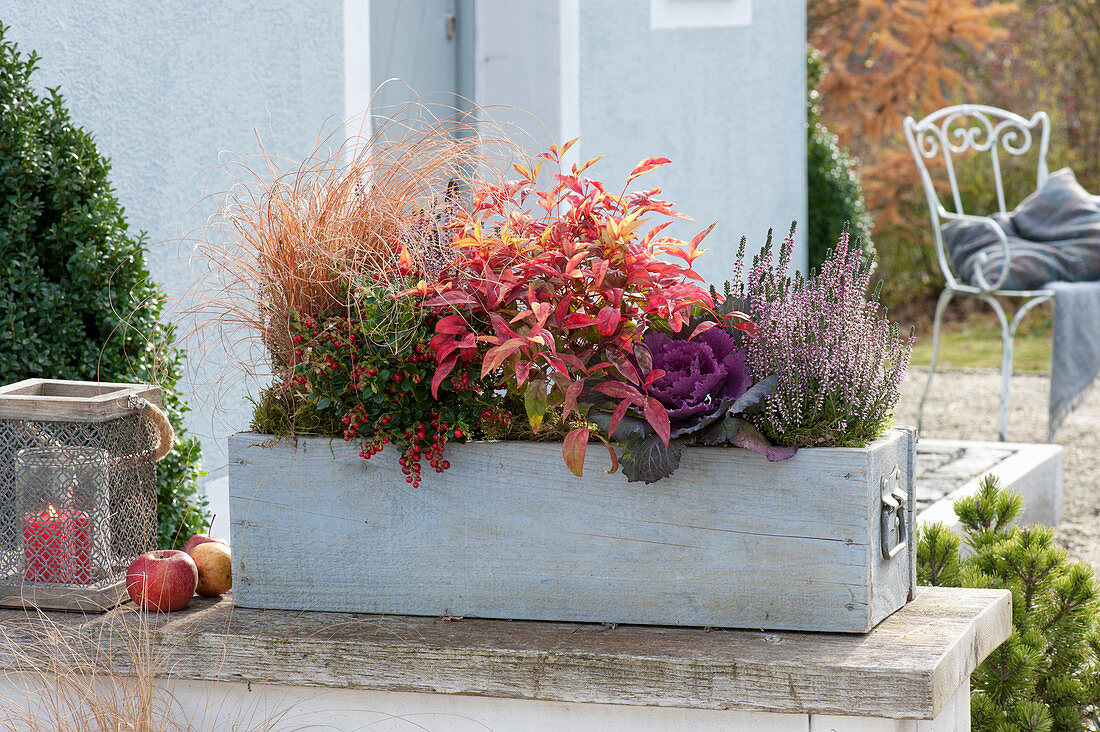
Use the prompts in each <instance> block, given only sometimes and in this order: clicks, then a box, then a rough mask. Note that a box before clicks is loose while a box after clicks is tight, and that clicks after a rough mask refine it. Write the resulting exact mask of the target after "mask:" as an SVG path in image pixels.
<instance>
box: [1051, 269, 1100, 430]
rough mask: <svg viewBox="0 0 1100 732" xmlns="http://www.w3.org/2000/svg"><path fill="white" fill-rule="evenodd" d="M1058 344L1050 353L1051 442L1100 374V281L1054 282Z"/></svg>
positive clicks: (1055, 334)
mask: <svg viewBox="0 0 1100 732" xmlns="http://www.w3.org/2000/svg"><path fill="white" fill-rule="evenodd" d="M1047 287H1049V288H1050V289H1052V290H1054V345H1053V348H1052V349H1051V353H1050V406H1049V408H1050V413H1049V417H1048V422H1047V439H1048V441H1050V442H1054V435H1055V433H1057V432H1058V428H1059V427H1061V426H1062V422H1064V421H1065V419H1066V417H1067V416H1068V415H1069V413H1070V412H1072V411H1073V410H1074V409H1076V408H1077V407H1078V406H1080V404H1081V402H1083V401H1084V400H1085V396H1086V395H1087V394H1088V390H1089V387H1091V386H1092V383H1093V381H1094V380H1095V379H1096V376H1097V374H1098V373H1100V282H1052V283H1050V284H1049V285H1047Z"/></svg>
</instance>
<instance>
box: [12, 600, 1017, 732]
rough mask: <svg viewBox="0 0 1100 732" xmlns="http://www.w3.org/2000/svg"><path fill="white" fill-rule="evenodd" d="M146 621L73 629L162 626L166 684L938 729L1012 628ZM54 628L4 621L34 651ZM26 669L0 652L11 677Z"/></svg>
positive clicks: (950, 606) (993, 621) (907, 613)
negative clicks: (369, 692)
mask: <svg viewBox="0 0 1100 732" xmlns="http://www.w3.org/2000/svg"><path fill="white" fill-rule="evenodd" d="M192 607H193V609H188V610H186V611H184V612H182V613H177V614H175V615H172V616H171V617H170V618H165V617H163V616H157V617H153V616H150V617H147V618H146V617H143V616H142V615H140V614H137V613H134V612H124V611H121V610H116V611H113V612H111V613H109V614H107V615H105V616H99V617H98V618H95V619H92V620H90V621H88V622H87V623H86V624H85V625H84V626H82V627H77V625H76V623H75V622H74V620H73V617H75V616H68V615H65V614H50V617H51V618H59V622H60V623H62V625H61V626H60V627H61V628H62V629H63V630H65V629H68V632H83V633H85V634H86V635H90V636H91V637H93V638H95V639H96V640H97V642H98V643H99V644H100V645H101V646H102V647H103V648H104V649H105V653H106V654H107V655H109V656H110V657H111V658H112V659H113V660H114V662H115V664H116V668H118V669H126V668H127V664H129V654H130V648H132V647H133V638H135V637H139V636H138V635H135V634H136V633H140V632H141V631H140V628H141V624H142V623H151V630H152V633H153V639H154V641H155V643H156V646H155V648H156V652H157V655H158V657H160V658H162V659H163V661H162V665H161V666H160V668H159V673H160V674H161V675H164V676H170V677H176V678H185V679H202V680H210V681H238V682H251V683H253V684H257V683H274V684H286V685H290V686H312V687H327V688H361V689H375V690H380V691H396V692H420V693H434V694H463V695H478V696H494V697H501V698H510V699H542V700H547V701H565V702H594V703H602V704H631V705H648V706H670V707H687V708H696V709H739V710H746V711H762V712H781V713H805V714H835V715H846V716H849V715H856V716H869V717H885V718H891V719H924V720H932V719H935V718H936V717H937V715H939V714H940V712H941V711H943V710H944V709H945V708H947V707H948V706H949V704H950V703H951V700H952V698H953V697H955V695H956V693H957V692H958V691H959V689H961V688H964V685H965V683H966V681H967V679H968V677H969V674H970V673H971V672H972V671H973V670H974V668H975V667H976V666H977V664H978V663H979V662H980V661H981V660H982V659H984V658H985V657H986V656H987V655H988V654H989V653H990V652H991V651H992V650H993V649H994V648H995V647H996V646H997V645H999V644H1000V643H1001V642H1003V641H1004V639H1005V638H1007V637H1008V634H1009V633H1010V632H1011V599H1010V594H1009V593H1008V592H1007V591H1003V590H968V589H958V588H933V587H928V588H919V589H918V592H917V594H916V599H915V600H914V601H913V602H910V603H909V604H907V605H906V606H905V607H904V608H902V609H901V610H899V611H898V612H896V613H894V614H893V615H892V616H890V617H889V618H887V619H886V620H885V621H883V622H882V623H881V624H879V625H878V626H877V627H876V628H875V629H874V630H873V631H871V632H870V633H867V634H865V635H853V634H842V633H802V632H785V631H775V632H765V631H736V630H717V631H710V632H708V631H706V630H703V629H699V628H674V627H657V626H625V625H621V626H618V627H613V628H609V627H605V626H600V625H592V624H576V623H547V622H529V621H521V622H504V621H499V620H477V619H465V620H461V621H458V622H444V621H442V620H440V619H438V618H422V617H400V616H367V615H355V614H333V613H309V612H286V611H261V610H250V609H246V608H239V607H237V608H234V607H233V605H232V603H231V602H229V601H228V600H224V599H223V600H221V601H220V602H214V601H206V600H201V599H199V598H196V600H195V602H194V603H193V606H192ZM40 625H41V619H40V618H39V617H38V616H37V615H36V614H34V613H26V612H22V611H14V610H7V611H0V627H2V628H3V633H2V634H0V635H2V636H3V637H5V638H7V639H8V641H9V642H11V643H16V644H20V643H21V644H22V647H23V648H24V649H26V648H30V647H32V645H33V644H32V641H33V638H34V633H35V629H36V628H37V627H39V626H40ZM3 668H20V666H19V663H18V658H16V657H15V656H13V655H12V654H10V653H9V652H7V651H4V649H3V646H0V669H3Z"/></svg>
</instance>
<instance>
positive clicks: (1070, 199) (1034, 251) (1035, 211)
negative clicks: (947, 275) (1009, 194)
mask: <svg viewBox="0 0 1100 732" xmlns="http://www.w3.org/2000/svg"><path fill="white" fill-rule="evenodd" d="M991 218H993V219H994V220H995V221H996V222H997V223H998V224H1000V225H1001V227H1002V228H1003V229H1004V230H1005V234H1007V235H1008V245H1009V249H1010V250H1011V262H1010V264H1009V271H1008V276H1007V277H1006V278H1005V281H1004V284H1003V285H1001V289H1003V290H1036V289H1039V288H1041V287H1042V286H1043V285H1045V284H1046V283H1048V282H1054V281H1058V280H1060V281H1063V282H1086V281H1092V280H1100V206H1098V205H1097V203H1096V201H1095V200H1094V199H1093V197H1092V196H1091V195H1090V194H1089V192H1088V191H1086V190H1085V189H1084V188H1082V187H1081V185H1080V184H1079V183H1078V182H1077V179H1076V178H1075V177H1074V175H1073V171H1072V170H1070V169H1069V168H1062V169H1061V170H1059V171H1057V172H1055V173H1052V174H1051V175H1050V177H1049V178H1048V179H1047V181H1046V182H1045V183H1044V184H1043V185H1042V186H1041V187H1040V188H1039V190H1037V191H1036V192H1034V193H1032V194H1031V195H1030V196H1028V197H1027V198H1025V199H1024V200H1023V201H1021V202H1020V205H1019V206H1017V207H1016V210H1015V211H1013V212H1012V213H1010V214H1008V215H1005V214H1002V213H995V214H993V215H992V217H991ZM943 243H944V246H945V247H946V249H947V253H948V256H949V257H950V258H951V265H952V267H953V268H954V270H955V274H956V276H958V278H959V279H960V280H961V281H963V282H966V283H968V284H971V285H977V279H976V277H975V275H974V273H975V269H976V268H977V266H978V258H979V257H980V256H981V254H982V252H988V253H989V259H988V260H987V261H986V262H985V263H984V264H983V265H982V270H983V271H984V273H985V276H986V279H987V280H988V281H989V282H990V284H992V283H994V282H995V281H996V279H997V277H998V276H999V275H1000V272H1001V262H1002V260H1003V259H1004V252H1003V250H1002V248H1001V244H1000V240H999V239H998V238H997V235H996V234H995V233H994V232H993V229H992V228H990V227H989V226H988V225H986V224H981V223H975V222H970V221H952V222H951V223H950V224H948V225H947V226H945V227H944V229H943Z"/></svg>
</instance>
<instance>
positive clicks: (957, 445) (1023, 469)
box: [916, 438, 1062, 531]
mask: <svg viewBox="0 0 1100 732" xmlns="http://www.w3.org/2000/svg"><path fill="white" fill-rule="evenodd" d="M960 449H962V450H963V451H964V452H965V453H969V454H970V455H971V456H975V457H977V459H976V460H972V461H971V462H972V463H973V468H974V470H972V471H971V472H969V473H967V467H966V466H965V465H962V464H961V462H963V461H960V464H955V465H954V466H953V468H952V469H951V470H950V471H949V470H947V469H945V467H938V468H936V469H935V470H934V471H930V472H935V473H938V474H939V475H937V476H935V477H934V478H931V479H944V475H943V474H944V473H946V472H953V473H954V474H957V475H963V476H965V475H967V474H969V475H970V478H969V479H968V480H966V479H965V477H964V478H962V480H965V482H963V483H962V485H960V486H958V487H957V488H954V489H953V490H951V491H950V492H949V493H948V494H947V495H946V496H944V497H943V498H941V499H939V500H937V501H935V502H934V503H932V505H930V506H929V507H928V508H926V509H924V510H923V511H918V513H917V524H918V525H921V524H928V523H935V522H939V523H943V524H946V525H947V526H949V527H951V528H952V529H954V530H955V531H959V530H960V528H961V527H960V526H959V522H958V519H957V518H956V516H955V509H954V504H955V501H957V500H959V499H960V498H963V497H966V496H970V495H973V494H975V493H977V491H978V485H979V482H980V481H981V478H982V477H983V476H985V475H987V474H990V473H992V474H993V475H996V476H997V477H998V478H999V479H1000V485H1001V487H1002V488H1004V489H1006V490H1013V491H1016V492H1018V493H1019V494H1020V495H1021V496H1022V497H1023V499H1024V512H1023V514H1021V516H1020V519H1019V523H1020V524H1023V525H1033V524H1045V525H1047V526H1055V525H1057V523H1058V521H1059V520H1060V519H1061V515H1062V446H1061V445H1053V444H1032V443H1018V442H979V441H969V440H935V439H929V438H922V439H921V440H920V441H919V442H918V443H917V453H918V455H920V454H921V453H922V452H923V453H935V452H941V453H950V452H952V451H959V450H960ZM990 451H998V452H997V454H996V455H993V456H992V459H989V455H986V453H990ZM960 471H961V472H960ZM929 479H930V477H926V476H922V475H920V474H919V473H918V475H917V479H916V480H917V485H916V488H917V492H918V495H919V494H920V492H921V483H922V480H929Z"/></svg>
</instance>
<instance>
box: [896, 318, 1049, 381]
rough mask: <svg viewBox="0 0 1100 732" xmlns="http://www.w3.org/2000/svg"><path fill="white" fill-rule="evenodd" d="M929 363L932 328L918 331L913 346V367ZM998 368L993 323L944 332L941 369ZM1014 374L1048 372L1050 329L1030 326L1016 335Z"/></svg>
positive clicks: (998, 343) (997, 332)
mask: <svg viewBox="0 0 1100 732" xmlns="http://www.w3.org/2000/svg"><path fill="white" fill-rule="evenodd" d="M931 360H932V329H931V328H928V329H927V330H924V331H918V333H917V343H916V345H915V346H914V347H913V360H912V365H913V366H925V367H926V366H928V364H929V363H930V362H931ZM1000 367H1001V336H1000V330H999V328H997V327H996V325H995V323H994V322H993V321H990V322H989V323H986V322H979V323H975V322H973V321H971V322H967V323H962V324H960V325H957V326H954V327H949V328H945V329H944V333H943V334H942V336H941V338H940V359H939V363H938V364H937V365H936V370H937V371H938V370H940V369H980V368H995V369H999V368H1000ZM1013 368H1014V370H1015V371H1023V372H1030V373H1045V372H1046V371H1049V370H1050V328H1049V327H1032V328H1029V329H1028V331H1027V332H1026V333H1017V334H1016V341H1015V355H1014V358H1013Z"/></svg>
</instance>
